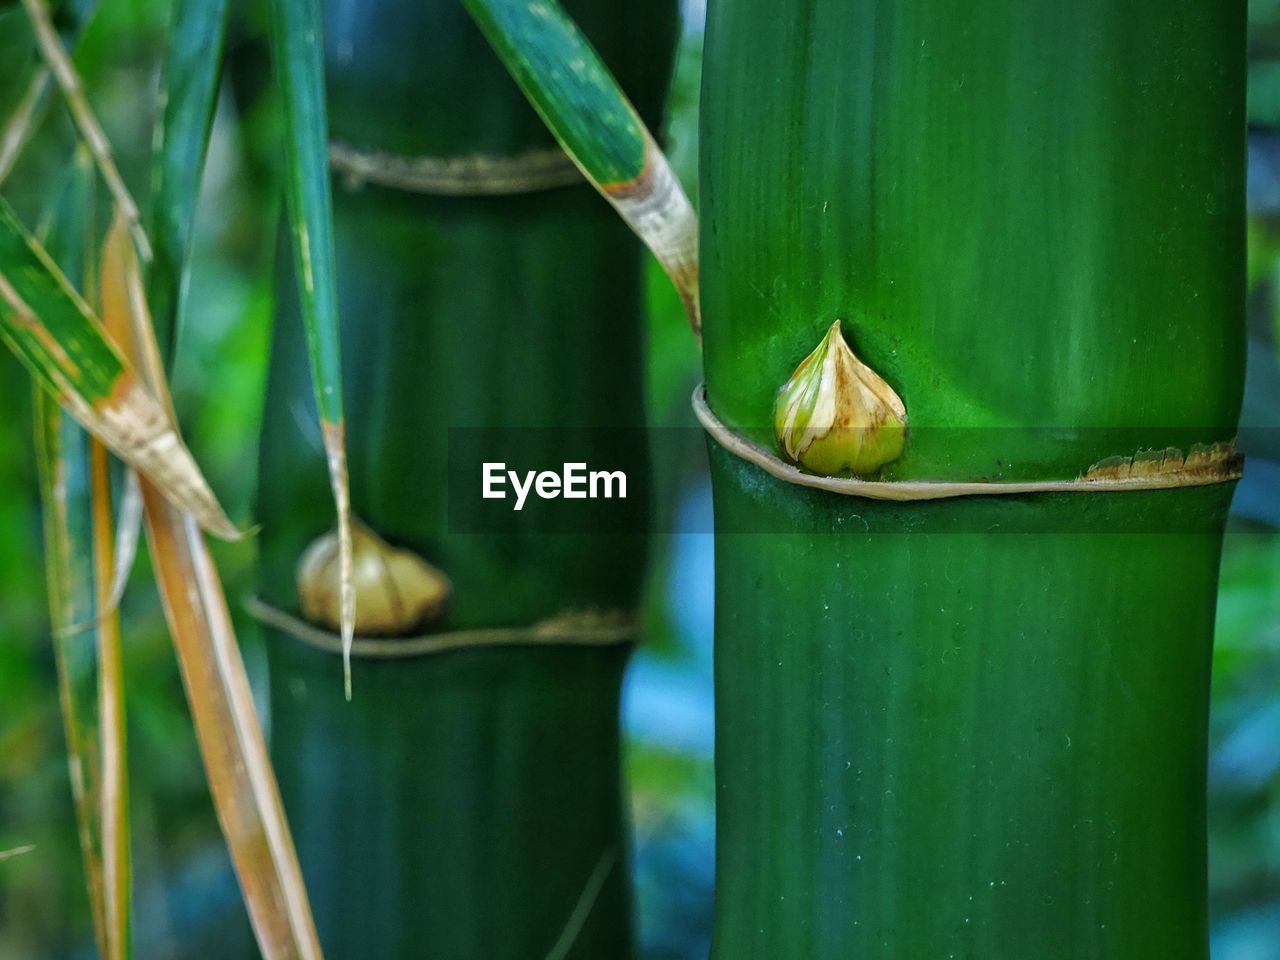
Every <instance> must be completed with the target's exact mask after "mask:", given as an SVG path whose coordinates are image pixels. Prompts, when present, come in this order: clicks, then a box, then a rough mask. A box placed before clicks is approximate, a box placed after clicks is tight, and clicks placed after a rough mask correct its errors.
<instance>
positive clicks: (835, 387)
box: [773, 320, 907, 476]
mask: <svg viewBox="0 0 1280 960" xmlns="http://www.w3.org/2000/svg"><path fill="white" fill-rule="evenodd" d="M773 432H774V436H776V437H777V439H778V446H780V447H781V448H782V452H783V453H785V454H786V455H787V457H788V458H790V459H791V460H794V461H795V462H796V463H798V464H800V465H801V466H802V467H804V468H805V469H807V470H811V471H813V472H814V473H819V474H823V475H825V476H835V475H837V474H847V473H852V474H867V473H872V472H873V471H875V470H878V469H880V468H881V467H882V466H884V465H885V464H886V463H889V462H890V461H892V460H896V459H897V458H898V457H899V456H900V455H901V453H902V447H903V445H904V444H905V443H906V439H907V408H906V407H905V406H903V404H902V400H901V398H899V396H898V395H897V394H896V393H894V392H893V388H892V387H890V386H889V385H888V384H887V383H885V382H884V380H883V379H881V377H880V375H879V374H877V373H876V372H875V371H874V370H872V369H871V368H870V367H868V366H867V365H866V364H865V363H863V362H862V361H861V360H859V359H858V358H857V357H856V356H854V354H853V351H852V350H850V349H849V345H848V344H847V343H845V342H844V337H843V336H842V335H841V334H840V321H839V320H837V321H836V322H835V323H833V324H832V325H831V329H829V330H828V331H827V335H826V336H825V337H823V338H822V342H821V343H819V344H818V347H817V349H815V350H814V351H813V353H811V354H809V355H808V356H807V357H805V358H804V360H803V361H802V362H801V363H800V366H798V367H796V370H795V373H793V374H791V379H790V380H788V381H787V382H786V383H785V384H783V386H782V389H781V390H779V391H778V399H777V400H776V401H775V403H774V406H773Z"/></svg>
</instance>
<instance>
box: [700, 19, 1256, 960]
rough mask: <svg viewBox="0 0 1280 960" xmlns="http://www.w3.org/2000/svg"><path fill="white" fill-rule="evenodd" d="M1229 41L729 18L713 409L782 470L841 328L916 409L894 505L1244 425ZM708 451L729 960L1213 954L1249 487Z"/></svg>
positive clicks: (1116, 32) (706, 174) (718, 121)
mask: <svg viewBox="0 0 1280 960" xmlns="http://www.w3.org/2000/svg"><path fill="white" fill-rule="evenodd" d="M766 22H767V23H768V24H769V29H768V30H762V29H761V24H763V23H766ZM1243 31H1244V5H1243V4H1242V3H1235V2H1232V3H1225V4H1223V3H1216V2H1213V3H1211V2H1207V0H1206V2H1197V3H1192V4H1184V5H1182V6H1180V7H1179V8H1178V9H1177V10H1176V11H1175V10H1172V9H1170V8H1169V7H1167V6H1166V5H1162V4H1159V3H1155V2H1146V0H1141V2H1138V3H1135V4H1128V5H1123V6H1117V5H1114V4H1108V3H1103V2H1093V0H1087V2H1084V3H1079V4H1071V5H1065V6H1062V5H1060V6H1052V5H1048V6H1046V5H1026V4H1020V3H1013V2H1003V0H1000V2H995V3H990V4H986V5H984V6H983V8H982V10H981V11H978V10H977V9H971V8H965V7H963V6H956V5H948V4H940V3H937V4H934V3H930V4H917V5H902V4H895V3H890V2H881V0H836V2H817V0H801V2H797V3H794V4H788V5H784V6H783V7H781V8H780V7H778V6H777V5H775V4H766V3H764V2H763V0H735V2H732V3H730V2H725V0H712V3H711V4H710V8H709V20H708V28H707V46H706V52H705V61H704V63H705V75H704V91H703V97H704V100H703V106H704V112H703V121H702V122H703V130H702V138H701V143H702V171H701V176H702V189H701V191H700V196H701V198H702V203H703V206H702V218H703V221H702V227H703V230H702V253H703V258H702V259H703V289H702V294H703V297H702V302H703V309H704V336H705V340H704V345H705V355H704V356H705V364H706V375H707V400H708V404H709V408H710V410H711V411H712V412H713V413H714V416H715V418H716V419H717V421H718V422H719V423H720V424H722V425H724V427H725V428H726V429H727V430H729V431H732V433H733V434H734V435H736V437H738V438H740V440H741V441H742V443H743V444H744V445H754V446H755V447H757V448H764V449H768V450H770V451H774V452H776V453H778V454H779V456H781V452H780V451H778V447H777V445H776V441H775V439H774V436H773V434H774V429H773V426H774V420H773V406H774V402H775V396H776V394H777V391H778V389H779V387H781V386H782V384H783V383H784V382H786V381H787V379H788V377H790V376H791V374H792V372H793V371H794V370H795V369H796V368H797V365H798V364H800V362H801V361H802V360H803V359H804V358H805V357H806V355H807V354H809V352H810V351H811V350H813V349H814V347H815V346H816V345H817V344H818V343H819V341H820V340H821V339H822V337H823V334H824V332H826V331H827V330H828V329H829V328H830V327H831V325H832V324H833V322H834V321H836V320H840V321H842V322H843V325H844V327H843V328H844V331H845V336H846V338H847V339H848V343H849V345H850V346H851V347H852V349H853V351H854V352H855V353H856V354H857V357H858V359H859V361H860V362H862V363H865V364H866V365H867V366H868V367H869V368H870V369H871V370H873V371H874V373H875V374H877V375H878V376H879V377H880V378H883V382H885V383H886V384H887V385H888V388H889V389H891V390H892V391H893V392H894V393H895V394H896V395H897V396H899V397H900V398H901V401H902V402H903V404H904V406H905V418H906V423H907V436H906V443H905V447H904V448H903V449H902V452H901V455H900V456H897V457H896V458H894V459H892V460H890V461H889V462H888V463H887V464H886V465H884V466H883V468H882V469H879V470H876V471H873V472H872V473H870V474H869V475H868V476H867V477H865V478H864V481H869V482H871V483H872V484H873V485H874V484H877V483H878V484H879V487H878V488H877V489H884V488H889V492H891V493H892V492H893V488H897V487H906V486H911V485H928V484H931V483H935V484H936V483H946V484H960V485H965V484H969V483H987V484H990V483H1015V484H1018V483H1026V484H1043V483H1045V482H1058V481H1071V480H1074V479H1075V478H1077V477H1079V476H1082V475H1084V474H1085V473H1086V471H1087V470H1088V469H1089V468H1090V467H1091V466H1093V465H1094V464H1096V463H1098V462H1099V461H1102V460H1105V459H1107V458H1131V457H1133V455H1134V454H1135V453H1137V452H1138V451H1152V450H1155V451H1164V450H1165V449H1166V448H1177V449H1179V450H1180V451H1181V452H1182V454H1186V453H1188V452H1189V451H1190V449H1191V447H1192V445H1193V444H1205V445H1209V444H1215V443H1227V442H1230V441H1231V439H1232V438H1233V436H1234V433H1235V424H1236V418H1237V416H1238V413H1239V407H1240V395H1241V385H1242V356H1243V325H1242V322H1241V320H1242V317H1243V304H1242V295H1243V289H1244V285H1243V282H1242V278H1243V275H1244V249H1243V238H1244V230H1243V156H1244V149H1243V147H1244V119H1243V118H1244V63H1243V44H1242V43H1241V38H1242V37H1243ZM1139 36H1140V37H1141V38H1142V40H1141V43H1136V42H1135V38H1136V37H1139ZM729 446H733V444H730V445H729ZM745 448H746V447H745V446H744V447H743V448H741V449H745ZM710 450H711V459H712V477H713V485H714V496H715V512H716V525H717V531H718V536H717V547H716V566H717V570H716V614H717V626H716V644H717V662H716V706H717V753H716V762H717V784H718V795H717V802H718V825H717V830H718V862H717V863H718V865H717V874H718V889H717V894H716V897H717V917H716V931H715V942H714V949H713V955H714V957H715V958H716V960H756V958H766V957H767V958H769V960H787V958H797V960H799V958H804V960H828V958H837V957H839V958H844V957H848V956H875V957H884V958H903V960H908V958H910V960H915V958H918V957H925V956H951V955H954V956H980V957H986V958H993V960H1015V958H1019V960H1020V958H1024V957H1036V958H1045V960H1059V958H1061V960H1068V958H1070V960H1078V958H1082V957H1098V958H1101V957H1106V958H1109V960H1121V958H1124V960H1128V958H1133V960H1138V958H1146V957H1155V956H1159V957H1168V958H1176V960H1204V958H1205V957H1206V956H1207V951H1208V926H1207V909H1206V876H1205V862H1206V858H1205V824H1204V815H1205V811H1204V804H1205V801H1204V795H1205V793H1204V791H1205V749H1206V747H1205V744H1206V720H1207V709H1208V671H1209V663H1210V649H1211V634H1212V626H1213V609H1214V597H1215V590H1216V577H1217V564H1218V556H1219V550H1220V538H1221V529H1222V524H1223V521H1224V517H1225V514H1226V509H1227V505H1228V502H1229V499H1230V492H1231V484H1230V483H1225V484H1217V485H1210V486H1202V487H1197V488H1190V487H1179V488H1175V489H1166V490H1151V491H1145V492H1125V493H1103V492H1100V491H1095V492H1086V493H1076V492H1063V493H1051V492H1040V493H1028V492H1023V493H1017V494H1005V495H999V496H990V495H988V496H977V497H972V498H965V499H941V500H932V501H917V502H900V503H899V502H892V501H888V500H876V501H873V500H870V499H866V498H864V497H861V496H849V495H846V494H850V493H857V492H859V491H858V490H857V489H856V488H857V486H858V484H857V483H855V482H854V481H852V480H849V479H847V478H846V479H844V480H840V481H838V482H837V483H835V484H831V483H827V482H826V479H825V478H819V479H820V480H821V482H820V483H815V484H813V486H818V485H821V486H826V487H827V488H828V489H821V490H820V489H813V488H812V487H811V486H805V485H802V484H801V483H796V482H790V481H791V480H793V479H795V477H793V476H791V474H789V473H788V471H793V472H794V468H791V467H788V466H786V465H785V464H782V463H781V461H780V460H778V461H777V464H778V467H779V469H771V470H768V471H767V472H766V470H765V469H763V467H762V465H761V464H762V461H760V460H759V459H758V458H754V459H755V462H748V461H747V460H744V459H742V458H741V457H739V456H738V455H736V454H735V453H733V452H730V450H729V449H727V448H726V446H723V445H722V444H721V443H719V442H713V443H712V444H711V445H710ZM1161 456H1163V455H1161ZM784 468H785V469H784ZM805 476H808V475H807V474H806V475H805ZM802 479H803V478H802ZM984 489H985V490H986V492H987V493H988V494H990V493H991V492H998V491H992V490H991V488H989V487H987V488H984ZM864 492H865V491H864Z"/></svg>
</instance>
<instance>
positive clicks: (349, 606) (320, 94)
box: [271, 0, 355, 698]
mask: <svg viewBox="0 0 1280 960" xmlns="http://www.w3.org/2000/svg"><path fill="white" fill-rule="evenodd" d="M323 36H324V34H323V30H322V24H321V17H320V8H319V5H318V4H317V3H316V0H272V2H271V37H272V48H273V51H274V60H275V73H276V81H277V83H278V85H279V87H280V102H281V104H282V108H283V110H284V133H285V161H286V162H285V183H286V195H287V199H288V209H289V225H290V227H291V231H292V237H293V250H294V257H295V259H296V261H297V270H296V271H295V272H296V274H297V277H298V293H299V297H300V301H301V304H302V317H303V322H304V325H305V326H306V331H307V349H308V353H309V355H310V360H311V376H312V381H313V384H314V386H315V397H316V409H317V410H318V411H319V413H320V426H321V429H322V431H323V434H324V445H325V453H326V455H327V458H328V463H329V479H330V483H331V485H332V487H333V498H334V504H335V506H336V508H337V514H338V538H339V544H340V547H339V551H340V562H339V566H340V569H341V573H340V578H341V581H342V587H341V593H342V602H341V605H342V643H343V670H344V675H345V677H346V690H347V696H348V698H349V697H350V696H351V642H352V638H353V636H354V633H355V591H354V589H353V588H352V579H351V551H352V546H351V543H352V541H351V515H350V514H351V510H350V493H349V487H348V481H347V455H346V436H345V433H346V427H345V424H344V422H343V414H342V360H341V349H340V341H341V332H340V330H339V326H338V288H337V281H336V277H337V267H336V264H335V258H334V250H333V203H332V198H331V196H330V193H329V127H328V121H327V119H326V117H325V86H324V60H323V57H322V55H321V54H322V49H323V40H322V38H323Z"/></svg>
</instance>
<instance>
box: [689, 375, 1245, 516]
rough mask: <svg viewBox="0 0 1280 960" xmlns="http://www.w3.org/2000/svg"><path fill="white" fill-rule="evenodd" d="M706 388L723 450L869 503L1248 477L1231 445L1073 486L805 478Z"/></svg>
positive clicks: (1144, 461)
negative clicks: (727, 419) (730, 416)
mask: <svg viewBox="0 0 1280 960" xmlns="http://www.w3.org/2000/svg"><path fill="white" fill-rule="evenodd" d="M706 394H707V391H706V385H705V384H698V386H697V387H696V388H695V389H694V391H693V413H694V416H696V417H697V418H698V422H699V423H700V424H701V425H702V428H703V429H704V430H705V431H706V432H707V435H708V436H710V437H711V439H713V440H714V441H715V442H716V443H717V444H718V445H719V446H720V447H722V448H723V449H724V450H726V451H727V452H729V453H731V454H733V455H734V456H735V457H737V458H738V459H740V460H745V461H746V462H747V463H750V464H753V465H755V466H757V467H759V468H760V469H761V470H763V471H764V472H765V473H767V474H769V476H771V477H773V478H774V479H776V480H781V481H782V482H783V483H791V484H795V485H796V486H799V487H809V488H810V489H813V490H825V491H827V492H828V493H837V494H841V495H842V496H846V497H865V498H867V499H869V500H893V501H898V502H906V501H911V500H945V499H950V498H953V497H992V496H1012V495H1016V494H1026V493H1121V492H1127V491H1139V490H1174V489H1178V488H1180V487H1207V486H1212V485H1213V484H1217V483H1232V482H1234V481H1236V480H1239V479H1240V477H1241V475H1242V474H1243V472H1244V455H1243V454H1241V453H1240V452H1239V451H1237V450H1236V449H1235V445H1234V444H1232V443H1217V444H1213V445H1210V446H1203V445H1196V446H1194V447H1192V448H1191V452H1190V453H1188V454H1187V455H1186V456H1183V455H1182V452H1181V451H1179V450H1177V449H1174V448H1172V447H1171V448H1168V449H1164V450H1143V451H1139V452H1138V453H1136V454H1134V455H1133V456H1132V457H1109V458H1107V459H1105V460H1101V461H1099V462H1098V463H1095V464H1094V465H1093V466H1091V467H1089V469H1088V470H1086V471H1085V472H1084V473H1083V474H1081V475H1080V476H1077V477H1076V478H1074V479H1072V480H1031V481H985V480H982V481H946V480H861V479H858V478H857V477H832V476H821V475H819V474H815V473H807V472H805V471H804V470H801V469H800V468H799V467H797V466H796V465H795V464H792V463H788V462H786V461H785V460H782V459H781V458H779V457H778V456H776V455H775V454H774V453H773V452H772V451H770V450H766V449H765V448H764V447H762V446H760V445H759V444H757V443H755V442H754V441H752V440H749V439H748V438H746V437H744V436H742V435H741V434H738V433H736V432H735V431H734V430H732V429H730V428H729V427H728V426H726V425H725V424H724V423H723V422H722V421H721V420H720V418H719V417H717V416H716V415H715V413H713V412H712V410H711V407H710V406H709V405H708V404H707V395H706Z"/></svg>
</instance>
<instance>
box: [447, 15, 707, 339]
mask: <svg viewBox="0 0 1280 960" xmlns="http://www.w3.org/2000/svg"><path fill="white" fill-rule="evenodd" d="M463 3H464V5H465V6H466V8H467V9H468V10H469V11H470V12H471V15H472V16H473V17H474V18H475V21H476V23H477V24H479V26H480V29H481V30H482V31H483V32H484V34H485V36H486V37H488V39H489V42H490V43H491V44H492V45H493V48H494V50H495V51H497V54H498V56H499V57H500V58H501V59H502V62H503V63H504V64H505V65H506V67H507V69H508V70H509V71H510V72H511V75H512V76H513V77H514V78H515V80H516V82H517V83H518V84H519V85H520V88H521V89H522V90H523V91H524V93H525V96H527V97H528V98H529V102H530V103H532V104H533V106H534V109H536V110H537V111H538V113H539V114H540V115H541V116H542V119H543V120H544V121H545V122H546V124H547V127H548V128H549V129H550V130H551V132H552V133H553V134H554V135H555V137H556V139H557V140H559V141H560V144H561V146H563V147H564V149H565V151H566V152H567V153H568V154H569V156H570V157H571V158H572V159H573V161H574V163H576V164H577V165H578V168H579V169H580V170H582V172H583V174H584V175H585V176H586V177H587V179H588V180H590V181H591V183H592V184H593V185H594V186H595V187H596V189H597V190H599V191H600V193H601V194H603V195H604V197H605V199H606V200H608V201H609V202H610V203H611V204H613V206H614V207H615V208H616V209H617V211H618V213H619V214H621V215H622V218H623V219H624V220H625V221H626V222H627V224H628V225H629V226H630V227H631V229H632V230H634V231H635V233H636V235H637V236H639V237H640V239H641V240H643V241H644V242H645V244H646V245H647V246H648V247H649V249H650V250H652V251H653V253H654V256H656V257H657V258H658V262H659V263H661V264H662V267H663V269H664V270H666V272H667V274H668V275H669V276H670V277H671V280H672V282H673V283H674V284H675V286H676V289H677V290H678V291H679V293H680V297H681V299H682V300H683V301H684V304H685V309H686V311H687V312H688V314H689V321H690V323H691V324H692V325H693V329H694V332H695V333H697V332H698V331H700V329H701V325H702V320H701V308H700V305H699V297H698V223H697V218H696V217H695V216H694V212H693V206H692V205H691V204H690V203H689V198H688V196H686V194H685V192H684V189H683V188H682V187H681V186H680V182H679V180H677V179H676V175H675V173H674V171H673V170H672V169H671V165H670V164H669V163H668V162H667V158H666V157H665V156H664V155H663V153H662V151H661V150H660V149H659V148H658V145H657V144H656V143H655V141H654V139H653V137H652V136H651V135H650V133H649V131H648V130H647V129H646V128H645V125H644V122H643V121H642V120H641V119H640V116H639V115H638V114H637V113H636V111H635V108H633V107H632V106H631V103H630V101H629V100H628V99H627V97H626V95H625V94H624V93H623V92H622V91H621V90H620V89H619V87H618V84H617V82H616V81H615V80H614V78H613V76H612V74H611V73H610V72H609V69H608V67H606V66H605V65H604V63H603V61H601V59H600V57H599V55H598V54H597V53H596V52H595V50H593V49H592V47H591V44H590V43H588V42H587V39H586V38H585V37H584V36H583V35H582V33H581V31H580V30H579V29H578V28H577V26H576V25H575V24H574V23H573V21H572V20H571V19H570V18H569V16H568V14H566V13H565V11H564V10H563V9H562V8H561V6H560V4H559V3H558V2H556V0H463Z"/></svg>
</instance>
